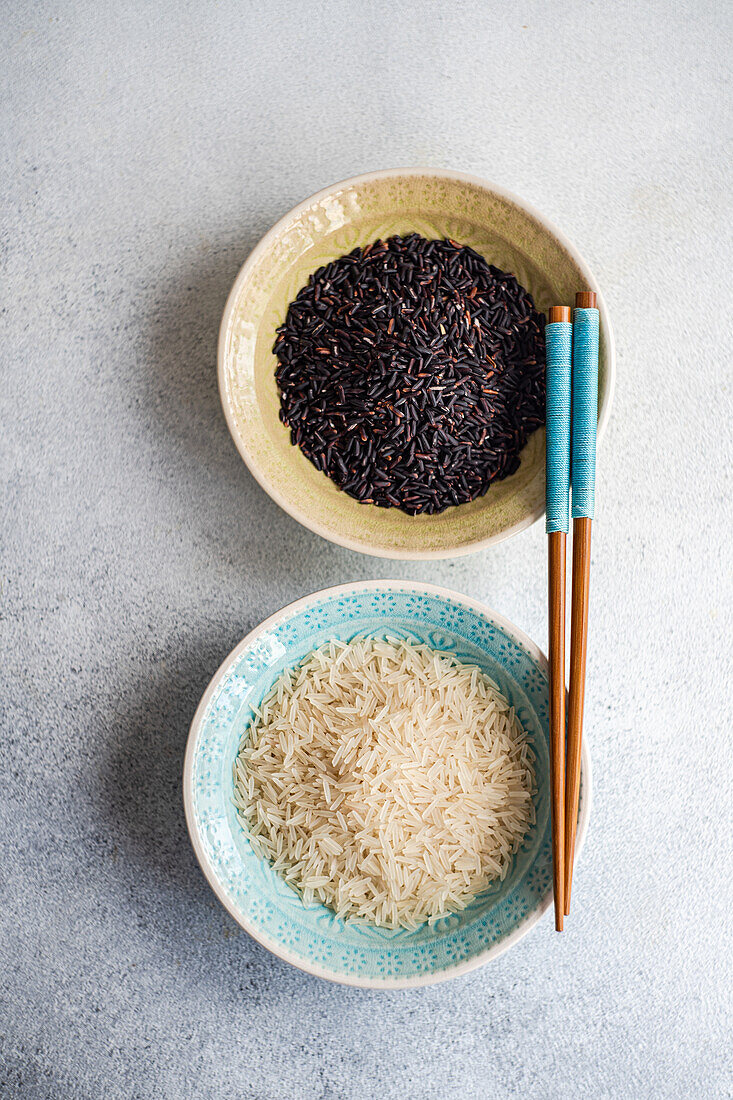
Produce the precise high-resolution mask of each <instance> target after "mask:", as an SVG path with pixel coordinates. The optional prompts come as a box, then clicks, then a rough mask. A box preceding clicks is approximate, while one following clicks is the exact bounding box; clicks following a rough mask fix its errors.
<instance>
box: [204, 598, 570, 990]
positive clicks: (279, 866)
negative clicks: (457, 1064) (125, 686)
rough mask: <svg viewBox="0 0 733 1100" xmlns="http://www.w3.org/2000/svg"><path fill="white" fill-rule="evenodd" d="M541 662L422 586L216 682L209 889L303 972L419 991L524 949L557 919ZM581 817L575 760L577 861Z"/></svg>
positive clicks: (310, 628)
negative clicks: (546, 918) (543, 925)
mask: <svg viewBox="0 0 733 1100" xmlns="http://www.w3.org/2000/svg"><path fill="white" fill-rule="evenodd" d="M548 714H549V711H548V677H547V662H546V659H545V657H544V656H543V654H542V653H541V652H540V650H539V649H538V648H537V646H535V645H534V643H533V642H532V641H531V640H530V639H529V638H527V637H526V636H525V635H524V634H522V632H521V631H519V630H517V628H516V627H514V626H512V625H511V623H509V622H508V621H507V620H506V619H504V618H502V617H501V616H500V615H497V614H496V613H495V612H492V611H490V610H488V609H487V608H486V607H484V606H483V605H481V604H479V603H477V602H476V601H474V600H471V599H469V598H468V597H465V596H462V595H459V594H458V593H455V592H449V591H447V590H445V589H441V588H436V587H433V586H430V585H423V584H413V583H410V582H402V581H374V582H365V583H361V584H351V585H341V586H339V587H337V588H331V589H327V590H325V591H323V592H318V593H315V594H314V595H312V596H308V597H306V598H305V599H302V600H299V601H297V602H296V603H294V604H291V605H289V606H288V607H286V608H284V609H283V610H282V611H279V612H278V613H277V614H275V615H273V616H271V617H270V618H269V619H267V620H266V621H265V622H263V623H262V624H261V625H260V626H259V627H257V628H256V629H255V630H254V631H252V632H251V633H250V634H249V635H248V636H247V637H246V638H245V639H244V640H243V641H242V642H241V643H240V644H239V645H238V646H237V648H236V649H235V650H234V651H233V653H231V654H230V656H229V657H228V658H227V659H226V661H225V662H224V664H223V665H222V666H221V668H220V669H219V671H218V672H217V673H216V675H215V676H214V678H213V680H212V682H211V684H210V685H209V687H208V689H207V691H206V693H205V695H204V697H203V699H202V700H201V703H200V705H199V707H198V710H197V711H196V715H195V717H194V720H193V723H192V726H191V732H190V735H189V739H188V745H187V749H186V760H185V768H184V802H185V810H186V819H187V823H188V829H189V833H190V836H191V840H192V843H193V847H194V850H195V852H196V855H197V857H198V859H199V862H200V863H201V866H202V869H203V871H204V874H205V875H206V877H207V879H208V881H209V883H210V885H211V887H212V889H213V890H214V892H215V893H216V895H217V897H218V898H219V899H220V901H221V902H222V903H223V905H224V906H225V907H226V909H227V910H228V911H229V913H230V914H231V915H232V917H233V918H234V919H235V920H236V921H237V922H238V923H239V924H240V925H241V926H242V927H243V928H244V929H245V930H246V931H247V932H249V934H250V935H251V936H253V938H254V939H256V940H257V941H258V942H259V943H261V944H262V945H263V946H264V947H266V948H268V949H269V950H270V951H272V952H273V953H274V954H276V955H278V956H279V957H280V958H282V959H284V960H286V961H287V962H290V963H292V964H293V965H295V966H297V967H299V968H300V969H302V970H305V971H307V972H308V973H311V974H315V975H317V976H319V977H322V978H327V979H330V980H332V981H337V982H343V983H345V984H349V985H356V986H363V987H371V988H375V987H384V988H398V987H409V986H418V985H426V984H429V983H432V982H438V981H442V980H444V979H446V978H449V977H453V976H455V975H458V974H461V973H465V972H466V971H468V970H470V969H473V968H474V967H476V966H479V965H481V964H482V963H485V962H488V961H489V960H490V959H492V958H494V957H496V956H497V955H499V954H501V953H502V952H503V951H505V950H506V949H507V948H508V947H510V946H511V945H512V944H513V943H516V942H517V941H518V940H519V939H521V937H522V936H524V935H525V934H526V932H528V931H529V929H530V928H531V927H532V926H533V925H534V924H535V923H536V922H537V921H538V920H539V918H540V917H541V916H542V914H543V913H544V912H545V911H546V910H547V909H548V908H549V906H550V904H551V900H552V856H551V835H550V815H549V806H550V782H549V780H550V775H549V754H548V737H549V718H548ZM589 810H590V763H589V758H588V754H587V748H586V746H585V745H584V748H583V760H582V778H581V799H580V810H579V821H578V839H577V850H578V851H579V850H580V849H581V848H582V844H583V839H584V836H585V831H586V828H587V822H588V815H589Z"/></svg>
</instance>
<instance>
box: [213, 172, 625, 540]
mask: <svg viewBox="0 0 733 1100" xmlns="http://www.w3.org/2000/svg"><path fill="white" fill-rule="evenodd" d="M582 288H585V289H590V290H594V291H595V292H596V294H597V295H598V303H599V308H600V312H601V346H600V362H599V402H598V431H599V437H600V435H602V433H603V431H604V429H605V426H606V423H607V420H608V415H609V412H610V405H611V399H612V393H613V382H614V345H613V336H612V333H611V327H610V323H609V319H608V314H607V311H606V308H605V304H604V302H603V298H602V295H601V292H600V288H599V287H598V285H597V283H596V281H595V279H594V278H593V276H592V275H591V273H590V272H589V270H588V268H587V266H586V264H585V262H584V261H583V260H582V258H581V257H580V256H579V255H578V253H577V252H576V250H575V249H574V248H573V247H572V245H570V243H569V242H568V241H567V240H565V238H564V237H563V236H562V235H561V234H560V233H559V232H558V231H557V230H556V229H555V228H554V227H553V226H551V225H550V224H549V223H548V222H547V221H546V219H545V218H544V217H542V215H540V214H539V213H538V212H537V211H536V210H534V209H532V208H531V207H530V206H528V205H527V204H526V203H524V202H523V201H522V200H520V199H519V198H517V197H516V196H515V195H512V194H510V193H508V192H506V191H502V190H501V189H499V188H496V187H494V186H492V185H490V184H488V183H485V182H484V181H482V180H479V179H476V178H475V177H473V176H469V175H466V174H464V173H459V172H449V171H443V170H436V169H422V168H413V169H396V170H389V171H382V172H372V173H369V174H368V175H364V176H358V177H355V178H353V179H350V180H345V181H344V182H343V183H339V184H335V185H334V186H332V187H329V188H327V189H325V190H324V191H320V192H318V194H316V195H314V196H312V198H309V199H306V200H305V202H303V203H301V204H300V205H299V206H297V207H296V208H295V209H294V210H292V211H291V212H290V213H289V214H287V215H286V216H285V217H284V218H282V219H281V220H280V221H279V222H278V223H277V224H276V225H275V226H274V227H273V228H272V229H271V230H270V231H269V233H267V235H266V236H265V237H264V238H263V240H262V241H261V242H260V243H259V244H258V245H257V247H256V248H255V249H254V250H253V252H252V253H251V255H250V256H249V258H248V259H247V261H246V263H245V264H244V267H243V268H242V269H241V271H240V273H239V275H238V276H237V279H236V281H235V283H234V286H233V288H232V291H231V293H230V295H229V299H228V301H227V304H226V308H225V311H224V317H223V320H222V325H221V330H220V335H219V351H218V369H219V388H220V393H221V399H222V404H223V407H224V413H225V416H226V419H227V424H228V426H229V430H230V431H231V433H232V436H233V438H234V441H235V443H236V445H237V448H238V449H239V452H240V454H241V456H242V458H243V459H244V461H245V462H246V464H247V466H248V467H249V470H250V472H251V473H252V474H253V476H254V477H255V478H256V479H257V481H258V482H259V483H260V485H261V486H262V487H263V488H264V489H265V490H266V491H267V493H268V494H269V495H270V496H271V497H272V498H273V499H274V500H275V501H276V502H277V503H278V504H279V505H280V506H281V507H282V508H284V509H285V511H287V512H288V513H289V514H290V515H291V516H293V517H294V518H295V519H297V520H298V521H299V522H300V523H302V524H303V525H304V526H306V527H308V528H309V529H310V530H312V531H315V532H316V533H317V534H319V535H322V536H323V537H324V538H327V539H330V540H331V541H332V542H335V543H339V544H340V545H343V546H347V547H349V548H351V549H354V550H360V551H362V552H364V553H368V554H374V555H377V556H379V557H386V558H440V557H450V556H453V555H456V554H463V553H470V552H471V551H474V550H478V549H480V548H482V547H486V546H489V545H491V544H493V543H495V542H499V541H501V540H503V539H506V538H509V537H510V536H511V535H513V534H516V533H517V532H519V531H521V530H523V529H524V528H526V527H528V526H529V525H530V524H532V523H534V522H535V521H536V520H538V519H539V518H540V517H541V516H542V515H543V513H544V506H545V434H544V422H545V345H544V325H545V320H546V315H547V310H548V309H549V307H550V305H552V304H556V303H566V302H567V303H571V302H572V301H573V299H574V294H575V291H576V290H578V289H582Z"/></svg>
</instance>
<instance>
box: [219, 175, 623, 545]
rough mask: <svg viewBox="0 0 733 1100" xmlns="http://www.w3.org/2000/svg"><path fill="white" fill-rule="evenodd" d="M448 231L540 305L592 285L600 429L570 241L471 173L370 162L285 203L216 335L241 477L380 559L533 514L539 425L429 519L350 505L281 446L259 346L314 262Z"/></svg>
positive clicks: (610, 359) (604, 382)
mask: <svg viewBox="0 0 733 1100" xmlns="http://www.w3.org/2000/svg"><path fill="white" fill-rule="evenodd" d="M408 232H418V233H422V234H423V235H424V236H426V237H453V238H454V239H456V240H458V241H460V242H461V243H463V244H469V245H471V246H472V247H473V248H475V249H476V250H477V251H478V252H480V253H482V255H484V256H485V257H486V259H487V260H489V261H490V262H491V263H494V264H496V265H497V266H499V267H501V268H503V269H505V270H508V271H513V272H514V273H515V274H516V275H517V278H518V279H519V281H520V282H521V283H522V284H523V285H524V286H526V287H527V288H528V289H529V290H530V291H531V293H532V295H533V296H534V299H535V302H536V304H537V306H538V307H539V309H541V310H543V311H547V309H548V308H549V306H550V305H551V304H553V303H556V302H569V303H570V302H572V301H573V300H574V295H575V291H576V290H577V289H579V288H583V287H586V288H589V289H591V290H595V291H596V293H597V294H599V308H600V311H601V347H600V364H599V415H598V430H599V436H600V435H602V434H603V431H604V428H605V425H606V421H607V419H608V415H609V411H610V406H611V398H612V391H613V380H614V346H613V337H612V334H611V326H610V323H609V319H608V314H607V311H606V308H605V305H604V303H603V300H602V298H601V297H600V291H599V288H598V285H597V283H596V281H595V279H594V278H593V276H592V275H591V273H590V272H589V271H588V269H587V267H586V265H585V264H584V262H583V260H582V259H581V258H580V256H579V255H578V254H577V253H576V252H575V250H574V249H573V247H572V246H571V245H570V243H569V242H568V241H566V240H565V239H564V238H563V237H562V235H561V234H560V233H559V232H558V231H557V230H556V229H554V228H553V227H552V226H551V225H550V224H549V223H548V222H547V221H546V220H545V219H544V218H543V217H542V216H541V215H540V214H539V213H538V212H537V211H536V210H533V209H532V208H531V207H530V206H528V205H527V204H526V203H523V202H522V201H521V200H520V199H519V198H517V197H516V196H515V195H512V194H510V193H509V192H506V191H502V190H500V189H498V188H495V187H493V186H491V185H490V184H488V183H485V182H483V181H482V180H479V179H476V178H475V177H473V176H469V175H465V174H463V173H457V172H447V171H438V170H435V169H422V168H414V169H397V170H393V171H385V172H372V173H370V174H368V175H364V176H357V177H355V178H353V179H350V180H345V181H344V182H343V183H339V184H335V185H334V186H333V187H329V188H327V189H326V190H324V191H320V192H319V193H318V194H317V195H314V196H313V197H312V198H310V199H307V200H306V201H305V202H304V203H302V204H301V205H300V206H297V207H296V208H295V209H294V210H292V211H291V212H290V213H289V214H287V215H286V216H285V217H284V218H283V219H282V220H281V221H279V222H278V223H277V224H276V225H275V226H274V227H273V228H272V229H271V230H270V232H269V233H268V234H267V235H266V236H265V237H264V238H263V240H262V241H261V242H260V244H259V245H258V246H257V247H256V248H255V249H254V251H253V252H252V254H251V255H250V257H249V259H248V260H247V262H246V264H245V265H244V267H243V268H242V270H241V271H240V273H239V275H238V277H237V279H236V282H235V284H234V286H233V288H232V291H231V294H230V296H229V300H228V301H227V305H226V308H225V310H224V317H223V319H222V324H221V330H220V334H219V388H220V392H221V399H222V404H223V406H224V413H225V415H226V419H227V423H228V425H229V430H230V431H231V433H232V436H233V438H234V441H235V443H236V445H237V447H238V449H239V452H240V454H241V455H242V458H243V459H244V461H245V462H246V463H247V465H248V467H249V469H250V471H251V472H252V474H253V475H254V477H255V478H256V479H257V480H258V481H259V483H260V484H261V485H262V487H263V488H264V489H265V490H266V491H267V492H268V493H269V494H270V496H271V497H272V498H273V499H274V500H276V501H277V503H278V504H280V506H281V507H282V508H284V509H285V510H286V511H287V512H289V513H290V515H292V516H293V517H294V518H295V519H297V520H298V521H299V522H300V523H302V524H304V525H305V526H306V527H309V528H310V529H311V530H313V531H316V532H317V533H318V534H319V535H322V536H323V537H324V538H327V539H330V540H331V541H333V542H337V543H340V544H341V545H343V546H348V547H350V548H351V549H353V550H361V551H363V552H364V553H368V554H375V555H377V556H379V557H388V558H390V557H391V558H440V557H449V556H451V555H455V554H463V553H469V552H470V551H472V550H477V549H479V548H480V547H483V546H488V545H490V544H491V543H494V542H498V541H500V540H502V539H505V538H508V537H509V536H510V535H513V534H516V533H517V532H518V531H521V530H523V529H524V528H525V527H528V526H529V525H530V524H531V523H534V521H535V520H537V519H539V518H540V517H541V516H542V515H543V513H544V507H545V500H544V496H545V435H544V431H539V432H535V434H534V435H533V436H532V437H531V438H530V440H529V442H528V443H527V445H526V447H525V448H524V451H523V452H522V460H521V465H520V468H519V470H518V471H517V472H516V473H515V474H514V475H513V476H512V477H510V478H506V479H505V480H504V481H501V482H498V483H497V484H495V485H493V486H492V487H491V489H490V490H489V492H488V493H487V494H486V495H485V496H483V497H481V498H479V499H478V500H475V501H472V502H471V503H469V504H462V505H460V506H459V507H457V508H448V509H447V510H446V511H445V512H443V513H441V514H440V515H437V516H407V515H405V514H404V513H403V512H401V511H400V510H399V509H397V508H377V507H375V506H373V505H363V504H359V503H358V502H357V501H356V500H354V499H353V498H352V497H350V496H347V495H346V494H345V493H343V492H341V491H340V490H339V489H337V488H336V486H335V485H334V484H333V482H331V481H330V479H329V478H328V477H326V476H325V475H324V474H323V473H320V472H319V471H318V470H316V468H315V467H314V466H313V465H312V464H311V463H310V462H309V461H308V460H307V459H306V458H305V457H304V456H303V454H302V453H301V452H300V450H299V448H298V447H294V446H292V445H291V443H290V438H289V432H288V430H287V429H286V428H285V427H284V425H283V424H281V423H280V419H279V415H278V413H279V407H280V405H279V397H278V393H277V386H276V383H275V366H276V360H275V357H274V355H273V354H272V345H273V343H274V340H275V332H276V329H277V327H278V325H280V324H281V323H282V322H283V320H284V319H285V315H286V312H287V308H288V305H289V303H290V302H291V301H292V300H293V298H294V297H295V296H296V294H297V293H298V291H299V290H300V289H301V288H302V287H303V286H304V285H305V283H306V282H307V281H308V277H309V275H310V274H311V273H312V272H313V271H315V269H316V268H318V267H320V266H321V265H322V264H325V263H328V262H329V261H330V260H333V259H335V258H337V257H338V256H341V255H343V254H344V253H346V252H349V251H351V249H353V248H356V247H357V246H358V245H362V246H363V245H366V244H368V243H369V242H370V241H373V240H375V239H376V238H377V237H382V238H383V237H388V236H391V235H393V234H395V233H408Z"/></svg>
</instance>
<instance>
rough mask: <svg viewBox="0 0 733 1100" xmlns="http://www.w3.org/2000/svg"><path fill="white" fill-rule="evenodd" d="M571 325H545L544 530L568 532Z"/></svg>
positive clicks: (558, 323)
mask: <svg viewBox="0 0 733 1100" xmlns="http://www.w3.org/2000/svg"><path fill="white" fill-rule="evenodd" d="M572 348H573V326H572V325H571V324H570V322H569V321H555V322H553V323H552V324H551V325H546V326H545V355H546V361H547V463H546V468H547V474H546V478H547V480H546V497H545V500H546V508H547V521H546V524H545V530H546V531H547V533H548V534H550V533H551V532H553V531H567V529H568V526H569V506H570V362H571V355H572Z"/></svg>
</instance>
